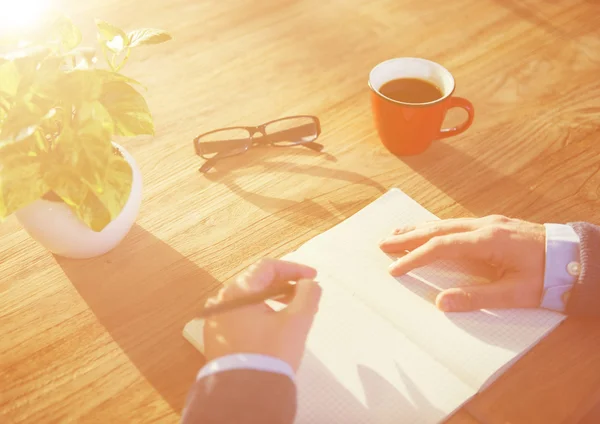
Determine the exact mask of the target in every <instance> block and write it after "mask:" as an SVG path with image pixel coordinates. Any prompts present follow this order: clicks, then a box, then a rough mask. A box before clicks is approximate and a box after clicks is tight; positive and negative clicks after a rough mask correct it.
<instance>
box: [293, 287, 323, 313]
mask: <svg viewBox="0 0 600 424" xmlns="http://www.w3.org/2000/svg"><path fill="white" fill-rule="evenodd" d="M321 291H322V290H321V286H319V283H317V282H316V281H314V280H299V281H298V282H296V293H295V294H294V297H293V298H292V299H291V300H290V302H289V304H288V306H287V308H286V311H287V312H288V313H291V314H298V313H300V314H307V315H314V314H316V313H317V311H318V309H319V301H320V300H321Z"/></svg>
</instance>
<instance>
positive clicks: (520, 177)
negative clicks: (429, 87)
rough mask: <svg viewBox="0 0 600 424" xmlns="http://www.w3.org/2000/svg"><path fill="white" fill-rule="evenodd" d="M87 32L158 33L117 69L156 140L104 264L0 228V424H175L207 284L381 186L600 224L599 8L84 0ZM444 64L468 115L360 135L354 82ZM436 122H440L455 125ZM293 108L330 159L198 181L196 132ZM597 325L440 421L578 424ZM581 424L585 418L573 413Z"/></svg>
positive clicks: (558, 341)
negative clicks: (454, 128)
mask: <svg viewBox="0 0 600 424" xmlns="http://www.w3.org/2000/svg"><path fill="white" fill-rule="evenodd" d="M59 6H60V7H63V8H64V9H65V10H67V11H68V13H69V14H70V15H71V16H72V18H73V19H74V20H75V21H76V22H77V23H78V24H79V25H81V26H82V29H83V30H84V33H85V37H86V41H87V42H88V43H92V42H93V41H94V31H95V29H94V18H100V19H104V20H107V21H109V22H113V23H115V24H116V25H118V26H120V27H123V28H125V29H134V28H137V27H145V26H147V27H160V28H164V29H166V30H169V31H170V32H172V33H173V35H174V37H175V39H174V40H173V41H171V42H169V43H167V44H164V45H159V46H153V47H149V48H147V49H140V50H138V51H137V52H136V53H135V54H134V55H133V57H132V59H131V61H130V63H129V64H128V66H127V67H126V68H125V70H124V72H125V73H126V74H127V75H129V76H131V77H133V78H136V79H138V80H140V81H142V82H143V83H144V84H145V85H146V86H147V87H148V91H147V93H146V96H147V99H148V103H149V105H150V107H151V110H152V111H153V114H154V118H155V122H156V128H157V133H156V136H155V137H139V138H136V139H131V140H126V141H124V142H123V144H124V145H125V147H126V148H127V149H128V150H129V151H130V152H131V153H132V154H133V155H134V156H135V158H136V160H137V161H138V163H139V165H140V167H141V169H142V172H143V176H144V202H143V205H142V209H141V212H140V216H139V219H138V222H137V224H136V225H135V227H134V228H133V229H132V231H131V233H130V234H129V235H128V237H127V238H126V239H125V240H124V241H123V243H122V244H121V245H120V246H119V247H118V248H117V249H115V250H114V251H112V252H110V253H108V254H106V255H104V256H102V257H99V258H95V259H91V260H83V261H76V260H66V259H62V258H58V257H54V256H53V255H51V254H49V253H48V252H47V251H45V250H44V249H43V248H42V247H41V246H39V245H38V244H37V243H36V242H35V241H33V240H32V239H31V238H30V237H29V236H28V235H27V233H26V232H25V231H24V230H22V229H21V227H20V226H19V224H18V223H17V222H16V220H15V219H14V218H11V219H9V220H7V221H6V222H5V223H3V224H2V225H0V334H1V337H0V422H2V423H54V422H78V423H87V422H106V423H137V422H139V423H150V422H160V423H173V422H177V421H178V420H179V418H180V411H181V409H182V406H183V403H184V399H185V395H186V393H187V390H188V388H189V386H190V384H191V383H192V381H193V379H194V375H195V374H196V372H197V371H198V369H199V368H200V367H201V366H202V358H201V356H200V355H199V354H198V353H197V352H196V351H195V350H194V349H193V348H192V347H191V346H190V345H189V344H188V343H187V342H186V341H185V340H184V339H183V337H182V336H181V331H182V328H183V325H184V324H185V323H186V322H187V321H188V320H189V319H191V318H193V316H194V313H195V311H197V309H198V307H199V306H200V305H201V304H203V302H204V300H205V299H206V298H207V297H208V296H210V295H212V294H214V293H215V291H216V290H217V289H218V288H219V287H220V285H221V284H222V283H223V282H226V281H228V280H229V279H231V278H232V277H234V276H235V275H236V274H237V273H239V272H240V271H242V270H243V269H244V268H246V267H247V266H249V265H250V264H251V263H252V262H254V261H256V260H257V259H259V258H261V257H263V256H272V257H278V256H280V255H283V254H285V253H287V252H289V251H290V250H292V249H294V248H296V247H297V246H299V245H300V244H301V243H303V242H304V241H307V240H308V239H309V238H311V237H313V236H315V235H317V234H319V233H320V232H322V231H323V230H326V229H328V228H330V227H332V226H333V225H335V224H337V223H339V222H341V221H342V220H344V219H345V218H347V217H349V216H350V215H352V214H353V213H355V212H357V211H358V210H360V209H361V208H362V207H364V206H366V205H367V204H368V203H370V202H371V201H373V200H375V199H376V198H377V197H378V196H380V195H381V194H382V193H384V192H385V191H386V190H387V189H389V188H391V187H399V188H401V189H402V190H403V191H405V192H406V193H407V194H408V195H410V196H412V197H413V198H414V199H416V200H417V201H418V202H420V203H421V204H423V205H424V206H425V207H427V208H428V209H429V210H431V211H432V212H433V213H435V214H437V215H438V216H439V217H441V218H450V217H459V216H481V215H486V214H490V213H501V214H506V215H510V216H513V217H518V218H523V219H527V220H534V221H539V222H569V221H576V220H582V221H591V222H595V223H600V200H599V196H600V190H599V189H600V172H599V171H600V156H599V154H600V143H599V141H600V132H599V127H600V2H598V1H596V0H587V1H586V0H554V1H551V2H550V1H543V0H521V1H517V0H454V1H447V0H430V1H418V0H370V1H359V0H326V1H324V0H278V1H261V0H227V1H217V0H205V1H192V0H171V1H168V2H167V1H159V0H145V1H139V0H132V1H116V0H88V1H85V2H83V1H75V0H69V1H63V2H62V3H60V4H59ZM399 56H419V57H425V58H428V59H431V60H434V61H437V62H439V63H441V64H442V65H444V66H445V67H447V68H448V69H449V70H450V71H451V72H452V73H453V74H454V76H455V78H456V81H457V90H456V95H458V96H462V97H466V98H468V99H470V100H471V101H472V102H473V104H474V106H475V121H474V124H473V126H472V127H471V128H470V129H469V130H468V131H467V132H465V133H464V134H462V135H460V136H457V137H454V138H451V139H448V140H446V141H443V142H441V141H440V142H436V143H434V145H433V146H432V147H431V148H430V149H429V150H428V151H427V152H425V153H424V154H422V155H420V156H415V157H410V158H397V157H395V156H393V155H391V154H389V153H388V152H387V151H386V150H385V149H384V148H383V146H382V145H381V143H380V141H379V139H378V137H377V135H376V133H375V130H374V128H373V124H372V117H371V112H370V105H369V93H368V89H367V75H368V73H369V70H370V69H371V68H372V67H373V66H375V65H376V64H377V63H378V62H380V61H383V60H385V59H389V58H392V57H399ZM454 112H455V111H452V112H451V113H450V114H449V116H448V118H447V125H448V126H450V125H453V124H456V123H458V122H460V121H461V120H462V119H464V112H460V111H459V112H456V113H454ZM292 114H315V115H317V116H319V118H320V119H321V122H322V127H323V134H322V136H321V138H320V142H322V143H323V144H324V145H325V146H326V149H325V153H321V154H318V153H314V152H312V151H310V150H308V149H302V148H289V149H255V150H252V151H250V152H248V153H247V154H244V155H241V156H238V157H235V158H231V159H228V160H225V161H222V162H221V163H219V164H218V166H217V169H216V172H214V173H212V174H210V175H206V176H204V175H202V174H200V173H199V172H198V168H199V166H200V165H201V164H202V160H201V159H200V158H198V157H196V156H195V155H194V152H193V149H192V138H193V137H194V136H196V135H197V134H199V133H201V132H204V131H208V130H211V129H216V128H219V127H223V126H228V125H258V124H261V123H263V122H266V121H269V120H271V119H276V118H279V117H284V116H286V115H292ZM599 395H600V329H599V328H598V326H597V325H595V324H593V323H585V322H577V321H574V320H571V319H568V320H567V321H566V323H565V324H564V325H562V326H561V327H560V328H559V329H558V330H556V331H555V332H554V333H553V334H552V335H551V336H549V337H548V339H546V340H544V341H543V342H542V343H541V344H540V345H539V346H537V347H536V348H535V349H533V351H532V352H531V353H530V354H528V355H526V356H525V357H524V358H523V359H522V360H520V361H519V362H518V363H517V364H516V365H515V366H514V367H513V368H512V369H511V370H510V371H509V372H508V373H507V374H506V375H505V376H503V377H502V378H501V379H500V380H498V381H497V382H496V383H495V384H494V385H493V386H492V387H490V388H489V389H488V390H486V391H485V392H483V393H481V394H480V395H478V396H477V397H475V398H474V399H473V400H472V401H471V402H470V403H469V404H467V405H466V406H465V407H464V408H463V409H462V410H461V411H460V412H458V413H457V414H456V415H454V416H453V417H451V418H450V419H449V422H450V423H452V424H474V423H481V424H507V423H510V424H537V423H544V424H555V423H577V422H579V421H580V420H581V419H583V417H584V416H585V414H586V413H588V411H594V410H595V411H596V415H597V413H598V412H597V411H598V410H599V409H598V408H595V409H594V408H593V407H594V405H596V404H597V403H598V401H599V400H600V399H598V396H599ZM590 419H591V421H587V422H599V421H600V417H599V418H598V420H594V417H591V418H590V416H588V417H587V418H586V420H590Z"/></svg>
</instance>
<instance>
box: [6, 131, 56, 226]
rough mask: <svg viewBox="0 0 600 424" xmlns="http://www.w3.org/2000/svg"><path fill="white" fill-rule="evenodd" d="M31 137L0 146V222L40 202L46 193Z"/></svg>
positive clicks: (34, 137)
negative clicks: (1, 219) (33, 203)
mask: <svg viewBox="0 0 600 424" xmlns="http://www.w3.org/2000/svg"><path fill="white" fill-rule="evenodd" d="M38 137H41V136H40V135H39V133H35V134H34V135H32V136H31V137H29V138H27V139H24V140H21V141H18V142H9V143H2V144H0V218H6V217H7V216H9V215H11V214H12V213H14V212H15V211H17V210H19V209H21V208H23V207H25V206H27V205H29V204H30V203H32V202H34V201H36V200H37V199H39V198H41V197H42V196H43V195H44V193H46V192H47V191H48V186H47V185H46V183H45V182H44V179H43V177H42V173H43V167H42V159H43V158H42V157H41V156H40V154H39V152H38V151H37V149H36V143H37V141H36V138H38Z"/></svg>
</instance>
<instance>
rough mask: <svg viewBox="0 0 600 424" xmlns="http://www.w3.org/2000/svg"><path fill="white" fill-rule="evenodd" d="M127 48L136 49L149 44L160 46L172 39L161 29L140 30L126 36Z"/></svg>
mask: <svg viewBox="0 0 600 424" xmlns="http://www.w3.org/2000/svg"><path fill="white" fill-rule="evenodd" d="M127 37H128V38H129V47H137V46H142V45H149V44H160V43H164V42H166V41H169V40H171V39H172V38H173V37H172V36H171V34H169V33H168V32H166V31H163V30H162V29H153V28H141V29H137V30H135V31H131V32H129V33H128V34H127Z"/></svg>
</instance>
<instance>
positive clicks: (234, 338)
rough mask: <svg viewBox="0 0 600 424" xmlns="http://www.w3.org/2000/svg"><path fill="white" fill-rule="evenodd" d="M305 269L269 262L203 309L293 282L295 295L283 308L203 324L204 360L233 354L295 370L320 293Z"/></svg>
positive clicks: (256, 309) (246, 310)
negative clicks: (272, 359) (265, 357)
mask: <svg viewBox="0 0 600 424" xmlns="http://www.w3.org/2000/svg"><path fill="white" fill-rule="evenodd" d="M316 274H317V272H316V271H315V270H314V269H313V268H310V267H307V266H304V265H299V264H295V263H292V262H285V261H279V260H272V259H263V260H261V261H259V262H258V263H256V264H254V265H253V266H251V267H250V268H249V269H248V270H247V271H246V272H244V273H243V274H242V275H240V276H239V277H238V278H237V280H236V281H235V282H234V283H232V284H228V285H226V286H225V287H223V288H222V289H221V291H220V292H219V294H218V295H217V296H216V297H214V298H211V299H209V300H208V301H207V302H206V304H207V306H208V305H211V304H216V303H219V302H221V301H225V300H230V299H235V298H237V297H239V296H244V295H245V294H248V293H253V292H258V291H262V290H264V289H266V288H267V287H269V286H271V285H272V284H277V283H282V282H288V281H296V293H295V295H294V297H293V298H292V299H291V300H290V301H289V302H288V303H287V306H286V307H285V308H284V309H282V310H280V311H274V310H273V309H271V308H270V307H269V306H267V305H266V304H265V303H262V304H258V305H252V306H246V307H243V308H240V309H238V310H235V311H231V312H227V313H223V314H219V315H216V316H214V317H212V318H209V319H207V320H206V322H205V325H204V344H205V355H206V359H207V360H208V361H210V360H212V359H215V358H217V357H221V356H224V355H229V354H234V353H259V354H264V355H269V356H274V357H276V358H279V359H282V360H283V361H285V362H287V363H288V364H289V365H290V366H291V367H292V368H293V369H294V370H295V371H296V370H297V369H298V367H299V366H300V362H301V360H302V357H303V355H304V349H305V344H306V338H307V336H308V332H309V330H310V328H311V326H312V323H313V319H314V316H315V314H316V312H317V310H318V304H319V300H320V297H321V288H320V287H319V285H318V284H317V283H316V282H315V281H313V279H314V278H315V277H316Z"/></svg>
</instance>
